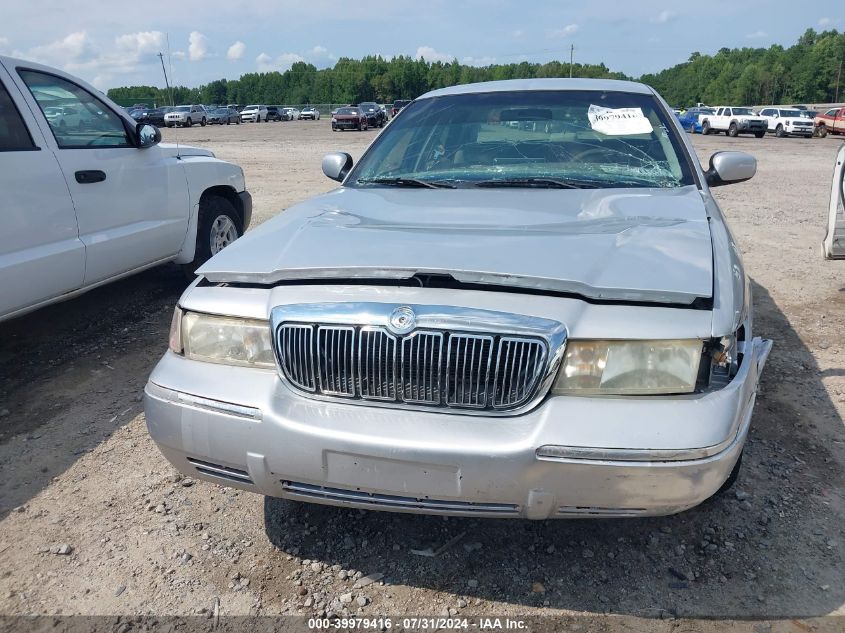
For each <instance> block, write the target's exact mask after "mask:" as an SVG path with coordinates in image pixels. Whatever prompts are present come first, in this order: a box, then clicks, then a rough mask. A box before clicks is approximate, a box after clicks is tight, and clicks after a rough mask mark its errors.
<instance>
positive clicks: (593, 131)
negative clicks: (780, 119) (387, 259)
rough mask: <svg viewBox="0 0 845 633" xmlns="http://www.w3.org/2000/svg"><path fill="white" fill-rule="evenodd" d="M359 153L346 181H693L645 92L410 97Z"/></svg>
mask: <svg viewBox="0 0 845 633" xmlns="http://www.w3.org/2000/svg"><path fill="white" fill-rule="evenodd" d="M406 110H407V111H406V112H404V113H403V116H402V117H401V118H400V119H397V120H396V121H395V122H394V123H392V124H391V125H390V127H388V128H387V129H386V130H385V131H384V133H383V134H382V135H381V136H380V137H379V138H378V139H377V140H376V142H375V143H374V145H373V147H372V148H371V150H370V151H369V152H367V154H366V155H365V156H364V157H363V158H362V160H361V162H360V163H359V164H358V166H357V167H356V168H355V170H354V172H353V173H352V174H351V177H350V178H349V180H348V181H347V183H346V184H347V186H368V187H369V186H376V187H378V186H406V187H432V188H434V187H438V188H440V187H442V188H460V187H526V188H528V187H532V188H563V189H593V188H608V187H659V188H671V187H681V186H685V185H691V184H693V182H694V181H693V178H692V171H691V169H690V166H689V163H688V161H687V157H686V155H685V154H684V152H683V151H682V150H681V146H680V142H679V140H678V138H677V136H676V133H675V131H674V129H673V128H670V124H669V122H668V119H667V117H666V114H665V113H664V112H663V109H662V108H660V106H659V105H658V103H657V101H656V100H655V99H654V97H653V96H651V95H648V94H631V93H620V92H600V91H557V92H541V91H531V92H501V93H498V92H490V93H483V94H468V95H450V96H444V97H439V98H434V99H426V100H423V101H418V102H415V103H413V104H411V105H410V106H408V108H407V109H406Z"/></svg>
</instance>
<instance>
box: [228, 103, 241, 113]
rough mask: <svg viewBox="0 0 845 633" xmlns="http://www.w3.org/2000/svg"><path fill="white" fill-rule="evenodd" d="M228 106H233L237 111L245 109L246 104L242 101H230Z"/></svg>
mask: <svg viewBox="0 0 845 633" xmlns="http://www.w3.org/2000/svg"><path fill="white" fill-rule="evenodd" d="M226 107H227V108H232V110H234V111H235V112H240V111H241V110H243V109H244V105H243V104H242V103H230V104H228V105H227V106H226Z"/></svg>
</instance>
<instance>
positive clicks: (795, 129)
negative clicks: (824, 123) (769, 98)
mask: <svg viewBox="0 0 845 633" xmlns="http://www.w3.org/2000/svg"><path fill="white" fill-rule="evenodd" d="M760 116H761V117H763V118H765V119H766V121H767V123H768V131H769V132H774V134H775V136H777V137H784V136H803V137H805V138H810V137H811V136H812V135H813V122H812V121H811V120H810V119H808V118H807V117H805V116H803V115H802V111H801V110H798V109H795V110H785V109H783V108H763V109H762V110H760Z"/></svg>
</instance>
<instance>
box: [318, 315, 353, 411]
mask: <svg viewBox="0 0 845 633" xmlns="http://www.w3.org/2000/svg"><path fill="white" fill-rule="evenodd" d="M317 365H318V366H319V368H320V390H321V391H322V392H323V393H324V394H326V395H329V396H343V397H347V398H351V397H353V396H354V395H355V391H356V390H355V375H354V373H353V367H354V366H355V328H354V327H349V326H341V325H321V326H319V327H318V328H317Z"/></svg>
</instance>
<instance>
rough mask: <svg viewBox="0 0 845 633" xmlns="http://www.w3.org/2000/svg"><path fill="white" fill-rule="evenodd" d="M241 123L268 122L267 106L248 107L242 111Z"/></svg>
mask: <svg viewBox="0 0 845 633" xmlns="http://www.w3.org/2000/svg"><path fill="white" fill-rule="evenodd" d="M241 121H242V122H243V123H246V122H247V121H249V122H252V123H261V122H262V121H267V106H264V105H248V106H247V107H245V108H244V109H243V110H241Z"/></svg>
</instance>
